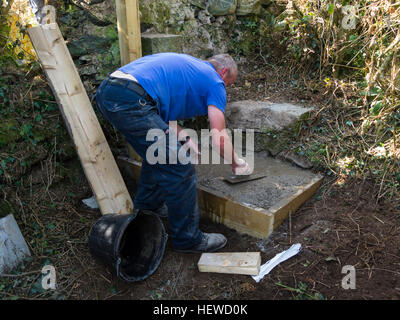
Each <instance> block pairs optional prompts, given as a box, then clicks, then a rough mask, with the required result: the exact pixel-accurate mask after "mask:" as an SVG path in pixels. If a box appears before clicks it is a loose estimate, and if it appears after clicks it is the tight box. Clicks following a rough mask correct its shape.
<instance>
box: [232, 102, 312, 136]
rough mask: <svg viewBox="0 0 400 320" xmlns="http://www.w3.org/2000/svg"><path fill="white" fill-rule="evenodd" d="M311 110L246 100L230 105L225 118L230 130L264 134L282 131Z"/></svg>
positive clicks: (286, 104)
mask: <svg viewBox="0 0 400 320" xmlns="http://www.w3.org/2000/svg"><path fill="white" fill-rule="evenodd" d="M311 110H312V108H304V107H302V106H300V105H295V104H291V103H272V102H268V101H253V100H244V101H236V102H231V103H229V104H228V105H227V107H226V111H225V117H226V122H227V127H229V128H230V129H254V131H255V132H263V131H266V130H269V129H273V130H282V129H283V128H285V127H287V126H289V125H291V124H293V123H294V122H295V121H297V120H299V119H300V117H301V116H302V115H304V114H305V113H307V112H310V111H311Z"/></svg>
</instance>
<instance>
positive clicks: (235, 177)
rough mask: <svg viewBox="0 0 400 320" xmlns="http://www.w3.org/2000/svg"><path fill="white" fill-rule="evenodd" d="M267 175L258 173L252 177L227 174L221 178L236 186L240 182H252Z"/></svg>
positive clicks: (251, 175)
mask: <svg viewBox="0 0 400 320" xmlns="http://www.w3.org/2000/svg"><path fill="white" fill-rule="evenodd" d="M266 176H267V174H266V173H256V174H250V175H235V174H232V173H231V174H227V175H224V176H223V177H221V179H222V180H224V181H226V182H229V183H232V184H235V183H240V182H246V181H252V180H257V179H261V178H264V177H266Z"/></svg>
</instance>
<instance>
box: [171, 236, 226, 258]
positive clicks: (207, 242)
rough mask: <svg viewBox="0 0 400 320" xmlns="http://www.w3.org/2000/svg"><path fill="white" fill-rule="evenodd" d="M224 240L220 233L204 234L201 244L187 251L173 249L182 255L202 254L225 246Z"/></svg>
mask: <svg viewBox="0 0 400 320" xmlns="http://www.w3.org/2000/svg"><path fill="white" fill-rule="evenodd" d="M226 242H227V240H226V238H225V236H224V235H222V234H220V233H204V232H203V236H202V238H201V242H200V243H199V244H196V245H195V246H193V247H191V248H188V249H175V251H178V252H184V253H202V252H214V251H217V250H219V249H221V248H223V247H225V245H226Z"/></svg>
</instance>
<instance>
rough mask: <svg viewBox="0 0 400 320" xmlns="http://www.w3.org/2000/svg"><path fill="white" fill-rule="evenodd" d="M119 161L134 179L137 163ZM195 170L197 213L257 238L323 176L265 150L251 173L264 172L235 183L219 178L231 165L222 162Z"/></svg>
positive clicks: (291, 210) (296, 205)
mask: <svg viewBox="0 0 400 320" xmlns="http://www.w3.org/2000/svg"><path fill="white" fill-rule="evenodd" d="M210 157H212V152H210ZM120 160H122V161H123V162H124V163H127V164H128V165H129V167H130V169H131V173H132V177H133V179H134V180H135V181H136V182H137V181H138V180H139V174H140V167H141V163H140V162H139V161H136V160H133V159H129V158H126V159H125V158H124V159H122V158H120ZM210 162H211V161H210ZM196 172H197V194H198V203H199V208H200V212H201V214H202V215H204V216H207V217H209V218H211V219H212V220H213V221H215V222H217V223H223V224H224V225H226V226H228V227H230V228H232V229H234V230H236V231H238V232H239V233H244V234H248V235H251V236H254V237H257V238H260V239H267V238H268V237H269V235H270V234H271V233H272V232H273V230H274V229H276V228H277V227H278V226H279V225H280V224H281V223H282V222H283V221H285V219H287V217H288V216H289V214H294V213H295V212H296V210H297V209H298V208H299V207H300V206H301V205H302V204H303V203H304V202H305V201H307V200H308V199H309V198H310V197H311V196H312V195H313V194H314V193H315V192H316V191H317V190H318V188H319V186H320V184H321V182H322V179H323V177H322V176H321V175H318V174H315V173H313V172H312V171H310V170H305V169H301V168H299V167H297V166H295V165H293V164H291V163H289V162H284V161H282V160H279V159H276V158H272V157H269V156H266V155H265V153H264V155H263V156H261V155H256V156H255V159H254V174H259V173H265V174H266V177H265V178H261V179H258V180H252V181H247V182H242V183H237V184H231V183H228V182H226V181H223V179H222V178H221V177H222V176H224V175H229V174H230V173H231V165H229V164H223V162H222V161H221V164H198V165H196Z"/></svg>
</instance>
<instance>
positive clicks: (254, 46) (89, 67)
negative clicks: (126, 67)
mask: <svg viewBox="0 0 400 320" xmlns="http://www.w3.org/2000/svg"><path fill="white" fill-rule="evenodd" d="M70 1H71V2H72V3H73V4H72V5H68V6H65V5H64V6H63V5H60V2H59V1H56V0H53V1H52V0H50V3H51V4H54V5H56V4H57V5H58V6H57V21H58V23H59V25H60V28H61V31H62V33H63V36H64V38H65V39H66V40H67V43H68V48H69V50H70V52H71V54H72V56H73V58H74V60H75V62H76V64H77V67H78V69H79V72H80V75H81V77H82V79H83V80H84V81H85V80H86V79H90V80H92V81H93V80H94V81H95V82H100V81H101V79H103V78H104V77H105V75H106V74H107V73H109V72H111V71H113V70H115V69H116V68H118V67H119V66H120V56H119V44H118V33H117V19H116V11H115V0H70ZM71 2H70V3H71ZM139 7H140V16H141V32H142V44H143V46H142V47H143V49H144V52H143V54H149V53H154V52H157V51H175V52H183V53H188V54H191V55H193V56H196V57H199V58H201V59H205V58H207V57H210V56H211V55H214V54H219V53H226V52H228V53H230V54H231V55H233V56H234V57H235V58H236V60H237V61H238V62H239V64H240V63H241V61H245V58H246V57H247V56H252V55H254V53H257V52H259V47H258V46H259V45H260V42H259V40H260V39H261V38H262V37H263V34H262V30H267V29H266V28H263V26H266V25H268V19H270V16H271V10H274V9H276V3H275V2H273V1H269V0H139ZM162 35H164V36H165V35H179V39H177V38H175V37H171V36H165V37H163V36H162ZM149 48H150V49H149ZM146 50H147V52H146Z"/></svg>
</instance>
